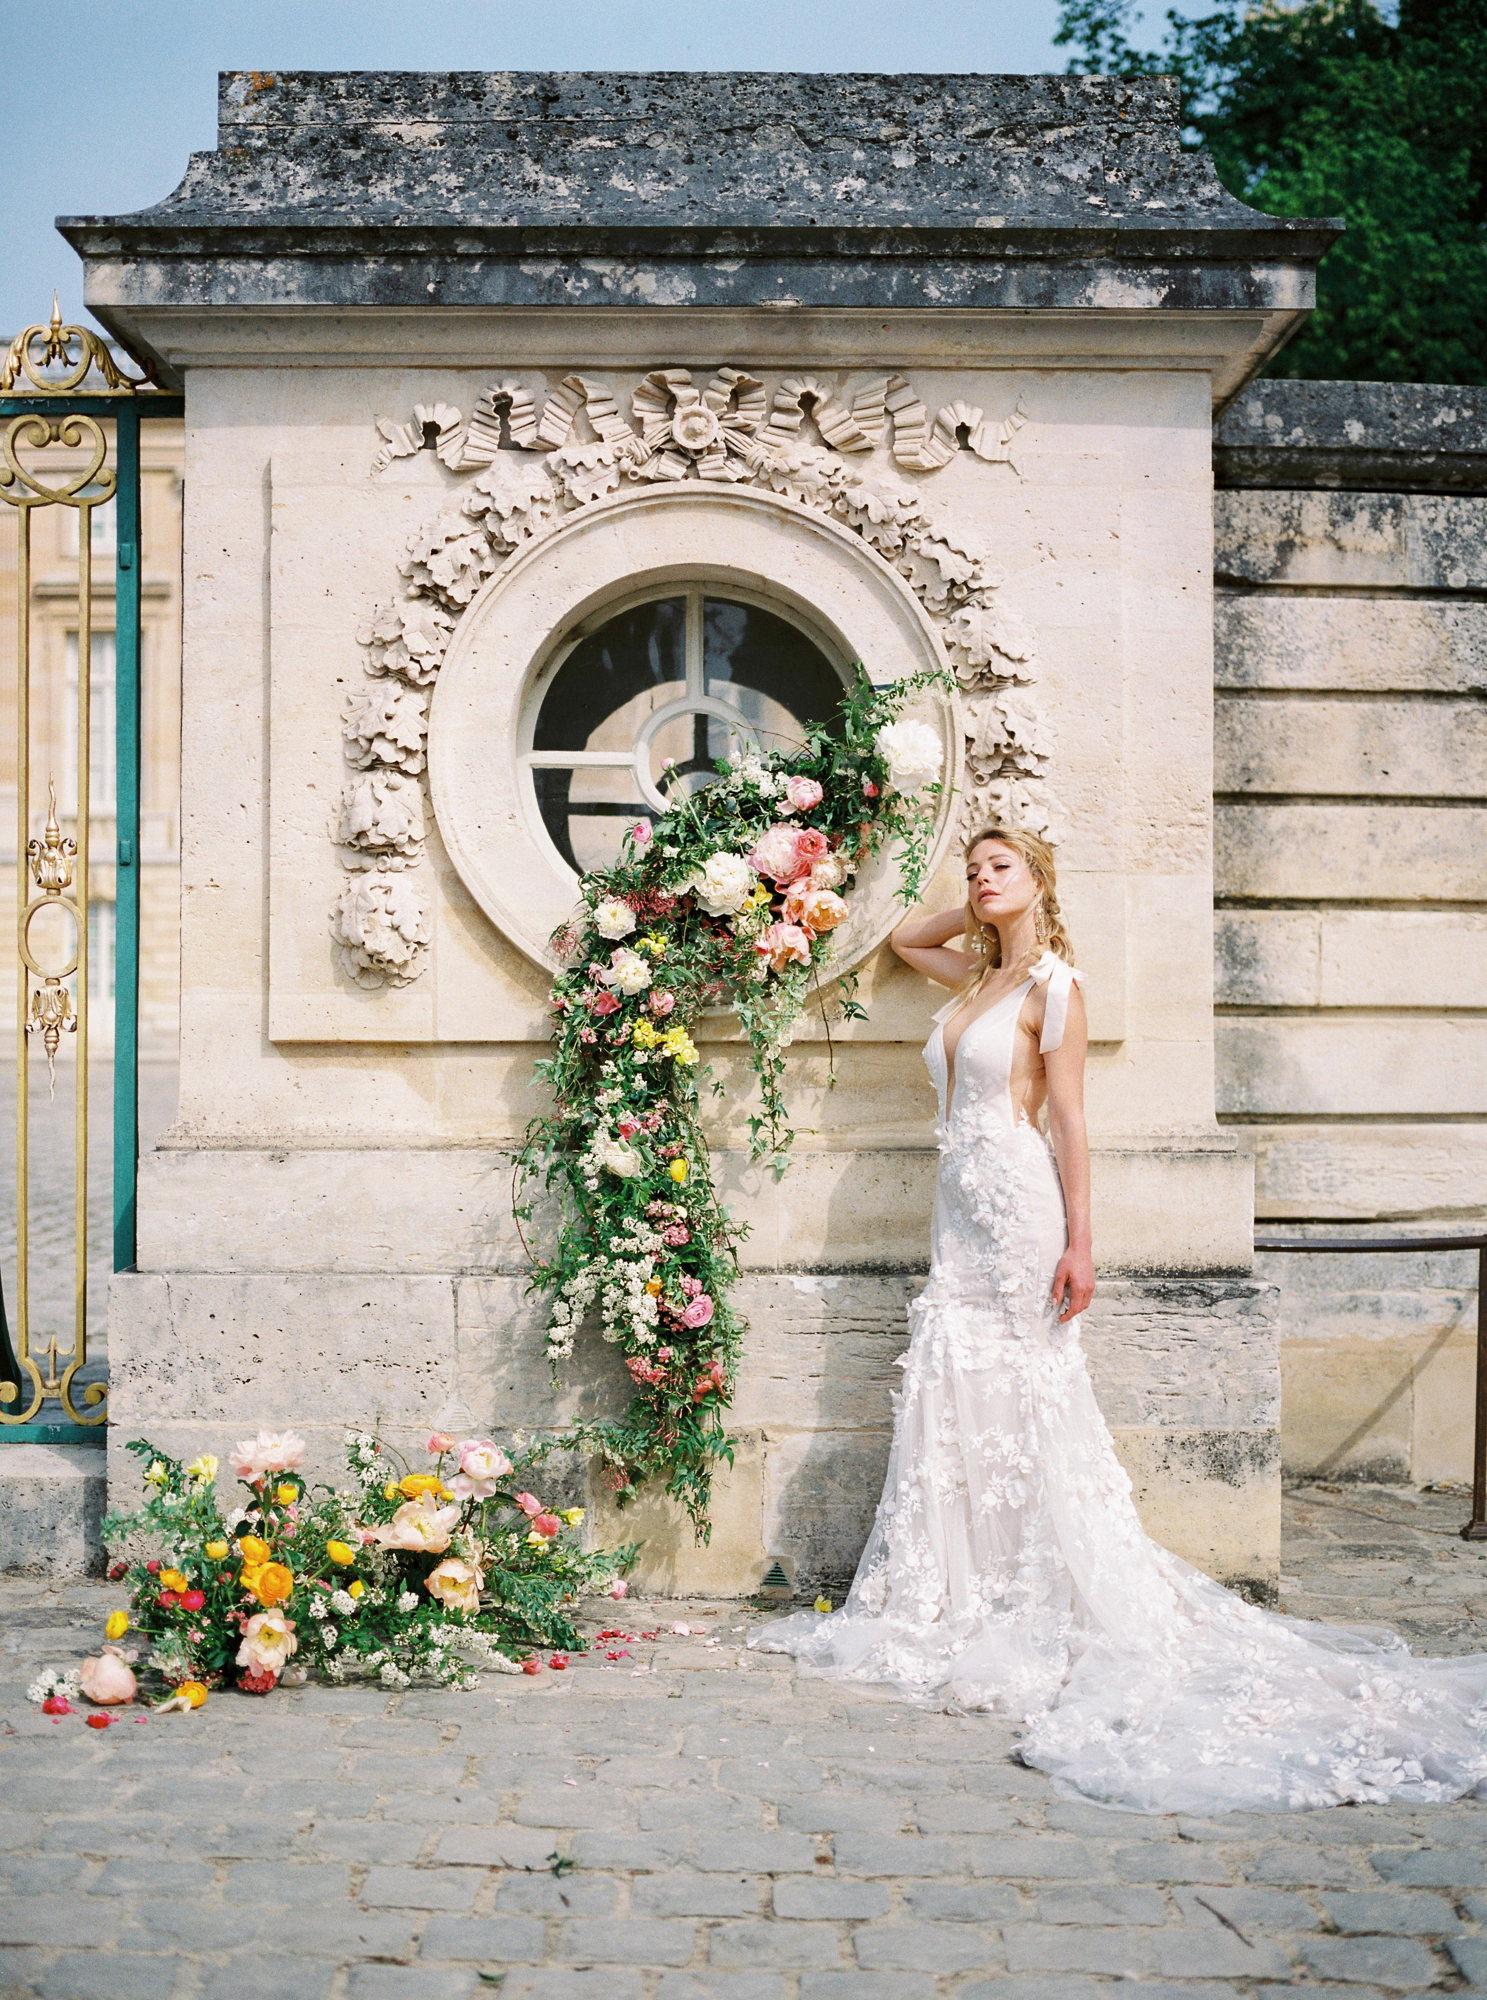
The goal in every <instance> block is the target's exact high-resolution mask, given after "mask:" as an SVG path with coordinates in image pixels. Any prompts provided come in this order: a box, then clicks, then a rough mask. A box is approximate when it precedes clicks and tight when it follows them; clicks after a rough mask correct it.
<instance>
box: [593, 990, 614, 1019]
mask: <svg viewBox="0 0 1487 2000" xmlns="http://www.w3.org/2000/svg"><path fill="white" fill-rule="evenodd" d="M619 1011H620V1003H619V1000H618V998H617V997H616V995H615V994H613V993H596V994H595V995H594V997H593V999H592V1000H591V1001H590V1002H589V1012H590V1013H591V1014H618V1012H619Z"/></svg>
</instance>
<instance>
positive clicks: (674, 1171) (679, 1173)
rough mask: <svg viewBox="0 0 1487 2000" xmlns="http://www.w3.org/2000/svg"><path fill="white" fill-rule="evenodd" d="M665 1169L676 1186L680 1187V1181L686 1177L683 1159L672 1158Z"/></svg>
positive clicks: (685, 1164) (685, 1165)
mask: <svg viewBox="0 0 1487 2000" xmlns="http://www.w3.org/2000/svg"><path fill="white" fill-rule="evenodd" d="M667 1171H668V1173H669V1174H670V1175H671V1178H672V1179H673V1180H674V1181H675V1182H676V1184H677V1186H678V1187H680V1186H681V1184H682V1182H683V1181H684V1180H685V1179H686V1178H687V1163H686V1161H685V1160H673V1161H672V1163H671V1165H670V1167H669V1168H668V1169H667Z"/></svg>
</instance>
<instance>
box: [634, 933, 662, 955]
mask: <svg viewBox="0 0 1487 2000" xmlns="http://www.w3.org/2000/svg"><path fill="white" fill-rule="evenodd" d="M640 949H641V950H642V951H648V952H649V953H650V955H651V957H652V958H664V957H665V956H666V940H665V938H663V937H658V936H657V935H656V933H655V932H654V931H650V932H648V933H647V934H646V936H645V937H643V938H642V939H641V940H640Z"/></svg>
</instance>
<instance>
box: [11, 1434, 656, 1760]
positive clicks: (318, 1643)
mask: <svg viewBox="0 0 1487 2000" xmlns="http://www.w3.org/2000/svg"><path fill="white" fill-rule="evenodd" d="M128 1448H129V1450H130V1451H132V1452H134V1453H135V1454H136V1455H137V1456H138V1457H139V1458H140V1460H141V1462H142V1464H143V1467H144V1484H145V1489H146V1498H145V1501H144V1504H143V1506H141V1507H140V1508H139V1509H138V1510H137V1511H136V1512H134V1513H120V1512H112V1513H110V1514H109V1515H108V1516H107V1518H106V1519H105V1521H104V1524H103V1533H104V1540H105V1541H106V1542H107V1543H108V1545H109V1546H110V1547H117V1546H119V1545H121V1544H126V1543H127V1544H128V1545H129V1546H130V1549H131V1553H130V1555H129V1557H128V1559H127V1560H125V1561H121V1562H116V1563H115V1564H114V1565H113V1567H112V1568H111V1569H110V1570H109V1576H110V1578H111V1579H112V1580H114V1581H116V1582H117V1581H120V1580H127V1582H128V1585H129V1594H130V1596H129V1609H128V1611H127V1612H126V1611H115V1612H114V1613H113V1614H112V1615H111V1616H110V1618H109V1621H108V1624H107V1627H106V1628H105V1629H106V1635H107V1638H108V1640H109V1644H108V1645H107V1646H106V1647H105V1648H104V1650H103V1651H102V1653H100V1654H99V1655H98V1656H97V1657H96V1658H94V1659H90V1660H86V1661H84V1663H83V1665H82V1667H81V1668H79V1669H77V1670H75V1671H74V1672H73V1673H71V1674H58V1673H56V1672H49V1673H47V1674H43V1675H42V1676H41V1678H40V1679H39V1680H38V1681H37V1682H36V1683H35V1684H34V1685H33V1686H32V1687H31V1689H30V1690H29V1692H30V1695H31V1698H32V1699H33V1700H34V1701H39V1702H40V1703H41V1705H42V1706H43V1708H45V1709H46V1710H47V1712H48V1713H50V1714H59V1713H65V1712H66V1711H67V1709H68V1707H69V1705H70V1699H76V1697H77V1696H78V1695H79V1693H81V1694H82V1695H85V1696H86V1697H87V1698H88V1699H89V1700H90V1701H92V1702H94V1703H97V1704H99V1705H100V1706H110V1705H113V1704H116V1703H123V1702H127V1701H131V1700H133V1699H134V1697H135V1695H136V1693H137V1692H138V1681H137V1678H136V1675H135V1672H134V1668H135V1666H136V1664H139V1663H140V1662H141V1661H142V1660H143V1661H144V1666H142V1668H141V1671H142V1672H143V1671H145V1670H146V1669H148V1670H149V1671H150V1672H151V1673H152V1674H153V1675H154V1676H156V1677H157V1678H158V1680H159V1681H160V1683H161V1684H162V1690H163V1692H164V1694H165V1697H166V1700H165V1706H167V1707H199V1706H200V1704H201V1703H202V1702H204V1701H205V1700H206V1698H207V1693H208V1690H209V1689H211V1688H215V1687H223V1686H228V1685H235V1686H237V1687H238V1688H239V1689H241V1690H242V1691H243V1692H245V1693H248V1694H267V1693H268V1692H269V1691H270V1689H272V1688H273V1687H275V1686H277V1685H278V1684H280V1683H281V1682H283V1683H284V1684H286V1685H291V1686H293V1685H297V1684H299V1683H301V1682H303V1681H304V1680H306V1679H307V1678H308V1677H309V1675H310V1674H311V1673H314V1674H318V1675H319V1676H320V1677H321V1678H322V1679H324V1680H327V1681H332V1682H339V1681H345V1680H348V1679H351V1678H353V1677H370V1678H372V1679H375V1680H377V1681H379V1682H380V1683H381V1684H382V1685H383V1686H384V1687H388V1688H404V1687H408V1686H409V1685H410V1684H411V1683H412V1682H414V1681H424V1682H429V1683H432V1684H434V1685H437V1686H446V1687H450V1686H452V1687H461V1688H473V1687H476V1686H478V1685H479V1673H480V1669H481V1668H490V1669H493V1670H495V1671H496V1672H499V1673H520V1672H522V1671H523V1669H524V1667H526V1668H530V1666H531V1663H532V1660H533V1658H534V1655H535V1652H536V1651H537V1650H539V1649H544V1648H549V1647H557V1648H559V1649H561V1651H563V1652H568V1651H575V1650H581V1649H582V1642H581V1640H580V1638H579V1634H578V1632H577V1630H576V1629H575V1627H574V1626H573V1624H572V1623H571V1621H570V1620H569V1618H568V1616H567V1614H566V1608H565V1607H567V1606H569V1605H571V1604H572V1603H573V1602H574V1601H575V1600H576V1599H577V1598H579V1597H580V1596H584V1595H589V1594H592V1593H594V1592H598V1591H608V1592H610V1594H611V1595H615V1596H623V1595H624V1591H625V1586H624V1583H623V1581H622V1580H621V1576H620V1572H621V1571H622V1570H624V1569H625V1568H627V1567H628V1566H629V1564H630V1562H631V1560H632V1559H633V1555H634V1551H633V1550H632V1549H618V1550H608V1551H604V1550H599V1551H586V1550H584V1549H582V1548H581V1547H580V1546H579V1544H578V1539H577V1536H576V1534H575V1532H574V1531H575V1530H576V1529H577V1527H578V1524H579V1522H580V1521H581V1520H582V1519H583V1510H582V1509H581V1508H578V1507H572V1508H569V1509H567V1510H566V1511H563V1512H556V1511H553V1510H552V1509H550V1508H548V1507H546V1506H544V1505H543V1503H542V1501H541V1500H540V1499H538V1497H537V1495H536V1494H535V1493H530V1492H526V1491H521V1490H518V1482H519V1481H520V1479H521V1477H522V1474H523V1472H525V1471H528V1470H530V1468H531V1467H532V1466H533V1465H535V1464H536V1463H538V1461H539V1460H540V1458H541V1456H542V1455H543V1448H542V1447H536V1448H534V1451H533V1453H532V1454H531V1456H529V1457H528V1458H526V1459H518V1460H517V1461H516V1462H513V1461H512V1459H511V1458H509V1457H508V1456H507V1454H506V1453H505V1452H504V1451H502V1450H501V1449H500V1448H499V1447H498V1446H497V1445H495V1444H493V1443H492V1442H491V1441H490V1440H489V1439H488V1438H466V1439H465V1440H463V1441H462V1442H460V1443H456V1442H455V1441H454V1440H453V1439H451V1438H447V1437H443V1436H438V1435H436V1436H434V1437H431V1438H430V1439H429V1443H428V1455H429V1459H430V1460H431V1462H432V1463H431V1467H430V1469H427V1470H422V1471H416V1472H415V1471H410V1470H409V1468H408V1466H407V1464H406V1462H405V1461H404V1460H403V1459H402V1458H401V1456H400V1455H399V1454H398V1453H396V1452H394V1451H392V1450H391V1448H390V1447H389V1446H387V1445H386V1444H383V1443H382V1442H381V1441H380V1440H379V1439H377V1438H374V1437H369V1436H367V1435H365V1434H364V1433H361V1432H353V1433H351V1434H350V1435H349V1436H348V1437H347V1440H346V1454H347V1463H348V1466H349V1470H350V1474H351V1483H350V1485H349V1486H348V1487H343V1488H336V1487H332V1486H327V1485H319V1484H317V1485H313V1486H312V1485H311V1484H309V1482H307V1481H306V1479H305V1478H304V1477H303V1475H302V1474H301V1472H300V1470H299V1467H300V1464H301V1461H302V1459H303V1457H304V1451H305V1444H304V1440H303V1439H302V1438H299V1437H296V1436H295V1435H294V1434H293V1433H292V1432H285V1433H282V1434H276V1433H273V1432H268V1431H260V1432H259V1434H258V1436H257V1437H255V1438H249V1439H246V1440H244V1442H243V1443H241V1444H239V1445H238V1447H237V1449H236V1450H235V1451H234V1452H233V1453H232V1454H231V1455H230V1458H229V1463H230V1465H231V1467H232V1470H233V1471H234V1472H235V1473H236V1474H237V1476H238V1478H239V1480H241V1482H242V1484H243V1485H244V1487H246V1489H247V1499H246V1500H245V1501H244V1502H242V1503H240V1504H239V1505H237V1506H235V1507H232V1508H230V1509H229V1510H228V1511H227V1512H226V1513H224V1512H223V1511H222V1506H221V1502H220V1500H219V1498H218V1494H217V1488H216V1477H217V1460H216V1459H215V1458H211V1457H202V1458H198V1459H194V1460H193V1461H192V1462H191V1463H190V1464H189V1465H183V1464H181V1463H180V1462H179V1461H178V1460H176V1459H173V1458H169V1457H167V1456H166V1454H165V1453H164V1452H160V1451H156V1450H155V1448H154V1447H153V1446H152V1445H150V1444H149V1443H147V1442H146V1441H145V1440H144V1439H137V1440H136V1441H135V1442H134V1443H133V1444H131V1445H130V1446H129V1447H128ZM136 1551H139V1552H138V1553H136ZM94 1719H95V1720H96V1718H94Z"/></svg>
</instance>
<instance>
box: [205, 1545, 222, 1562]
mask: <svg viewBox="0 0 1487 2000" xmlns="http://www.w3.org/2000/svg"><path fill="white" fill-rule="evenodd" d="M206 1552H207V1554H208V1555H209V1556H210V1557H211V1559H212V1561H213V1562H214V1563H219V1562H221V1560H222V1558H223V1557H224V1556H225V1555H226V1554H227V1544H226V1542H208V1543H207V1548H206Z"/></svg>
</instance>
